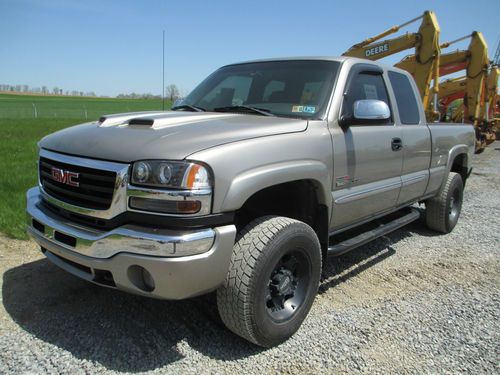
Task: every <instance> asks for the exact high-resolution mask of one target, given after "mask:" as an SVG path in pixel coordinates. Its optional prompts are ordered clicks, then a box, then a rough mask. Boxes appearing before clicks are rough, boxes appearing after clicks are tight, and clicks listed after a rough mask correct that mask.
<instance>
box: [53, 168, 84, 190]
mask: <svg viewBox="0 0 500 375" xmlns="http://www.w3.org/2000/svg"><path fill="white" fill-rule="evenodd" d="M51 174H52V179H53V180H54V181H57V182H60V183H61V184H66V185H69V186H74V187H78V186H80V183H79V182H78V181H75V179H77V178H78V176H79V175H80V174H79V173H75V172H70V171H65V170H64V169H59V168H55V167H52V170H51Z"/></svg>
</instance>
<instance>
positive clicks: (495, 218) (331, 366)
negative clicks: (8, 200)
mask: <svg viewBox="0 0 500 375" xmlns="http://www.w3.org/2000/svg"><path fill="white" fill-rule="evenodd" d="M499 186H500V143H499V142H497V143H495V144H494V145H491V146H490V147H489V148H488V149H487V150H486V151H485V152H484V153H483V154H481V155H479V156H478V157H477V158H476V160H475V169H474V172H473V175H472V176H471V178H470V180H469V181H468V184H467V187H466V195H465V202H464V207H463V211H462V216H461V219H460V221H459V223H458V225H457V227H456V228H455V230H454V232H453V233H451V234H450V235H436V234H434V233H432V232H430V231H428V230H426V229H425V228H424V226H423V225H422V223H419V222H417V223H413V224H411V225H410V226H408V227H406V228H403V229H401V230H398V231H396V232H394V233H392V234H390V235H388V236H385V237H383V238H381V239H379V240H377V241H374V242H372V243H371V244H369V245H366V246H363V247H362V248H359V249H357V250H355V251H353V252H352V253H350V254H347V255H345V256H342V257H340V258H337V259H332V260H331V261H330V262H329V263H328V264H327V265H326V267H325V268H326V269H325V277H324V279H323V281H322V283H321V286H320V292H319V294H318V297H317V298H316V301H315V303H314V305H313V308H312V310H311V312H310V314H309V316H308V318H307V319H306V321H305V322H304V324H303V326H302V328H301V329H300V330H299V332H298V333H297V334H296V335H295V336H294V337H292V338H291V339H290V340H289V341H287V342H286V343H284V344H282V345H281V346H279V347H276V348H273V349H270V350H263V349H260V348H257V347H255V346H252V345H250V344H248V343H246V342H245V341H243V340H241V339H239V338H238V337H236V336H234V335H233V334H232V333H230V332H229V331H228V330H226V329H225V328H224V326H223V325H222V323H221V321H220V319H219V317H218V314H217V310H216V307H215V305H214V296H213V295H209V296H204V297H200V298H195V299H192V300H187V301H179V302H169V301H157V300H150V299H146V298H140V297H136V296H132V295H127V294H125V293H121V292H117V291H113V290H108V289H105V288H101V287H98V286H94V285H92V284H88V283H86V282H84V281H81V280H79V279H77V278H75V277H73V276H71V275H69V274H67V273H65V272H64V271H62V270H59V269H58V268H57V267H55V266H53V265H52V264H51V263H49V262H48V261H47V260H46V259H44V257H43V256H42V255H41V253H40V252H39V251H38V249H37V247H36V246H35V244H34V243H33V242H23V241H14V240H8V239H6V238H2V237H0V271H1V273H2V279H1V281H0V282H1V283H2V284H1V287H2V296H1V297H2V304H1V307H0V374H20V373H21V374H22V373H25V374H34V373H72V374H80V373H81V374H85V373H92V374H94V373H120V372H129V373H139V372H155V373H193V374H199V373H246V372H251V373H276V372H278V373H318V372H320V371H322V372H329V373H343V372H349V373H356V372H360V373H380V374H386V373H418V374H421V373H449V374H456V373H500V366H499V363H500V330H499V323H498V322H499V320H500V309H499V308H500V292H499V281H500V273H499V264H500V257H499V250H500V235H499V229H500V207H499V203H500V190H499Z"/></svg>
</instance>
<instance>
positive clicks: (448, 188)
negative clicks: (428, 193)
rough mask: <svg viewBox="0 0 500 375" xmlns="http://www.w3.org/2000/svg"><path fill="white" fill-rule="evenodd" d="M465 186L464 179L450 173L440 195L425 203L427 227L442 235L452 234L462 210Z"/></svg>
mask: <svg viewBox="0 0 500 375" xmlns="http://www.w3.org/2000/svg"><path fill="white" fill-rule="evenodd" d="M463 191H464V184H463V181H462V177H461V176H460V175H459V174H458V173H455V172H450V173H449V174H448V178H447V180H446V182H445V185H444V187H443V189H442V190H441V191H440V192H439V194H438V195H437V196H436V197H434V198H431V199H429V200H427V201H426V202H425V209H426V210H425V211H426V213H425V218H426V223H427V226H428V227H429V228H430V229H433V230H435V231H438V232H442V233H450V232H451V231H452V230H453V228H455V225H456V224H457V222H458V218H459V217H460V211H461V210H462V200H463Z"/></svg>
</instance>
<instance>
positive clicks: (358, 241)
mask: <svg viewBox="0 0 500 375" xmlns="http://www.w3.org/2000/svg"><path fill="white" fill-rule="evenodd" d="M419 217H420V212H419V211H418V210H416V209H414V208H412V209H410V212H409V213H408V214H406V215H404V216H401V217H399V218H397V219H395V220H393V221H390V222H388V223H386V224H382V225H381V226H379V227H378V228H375V229H372V230H369V231H367V232H364V233H361V234H359V235H357V236H355V237H352V238H349V239H348V240H345V241H342V242H339V243H338V244H336V245H333V246H330V247H328V256H338V255H342V254H344V253H347V252H348V251H351V250H352V249H355V248H357V247H359V246H361V245H364V244H366V243H368V242H370V241H372V240H374V239H375V238H377V237H380V236H383V235H385V234H387V233H390V232H392V231H394V230H396V229H399V228H401V227H403V226H405V225H407V224H409V223H411V222H412V221H415V220H417V219H418V218H419Z"/></svg>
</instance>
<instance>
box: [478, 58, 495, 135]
mask: <svg viewBox="0 0 500 375" xmlns="http://www.w3.org/2000/svg"><path fill="white" fill-rule="evenodd" d="M499 78H500V67H499V66H495V65H492V66H491V67H490V72H489V74H488V79H487V82H486V89H487V97H486V104H485V106H484V107H483V108H482V111H481V114H480V117H481V119H484V121H485V122H487V123H488V124H491V130H492V132H494V133H495V134H496V139H500V134H499V133H500V95H499V94H498V79H499Z"/></svg>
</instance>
